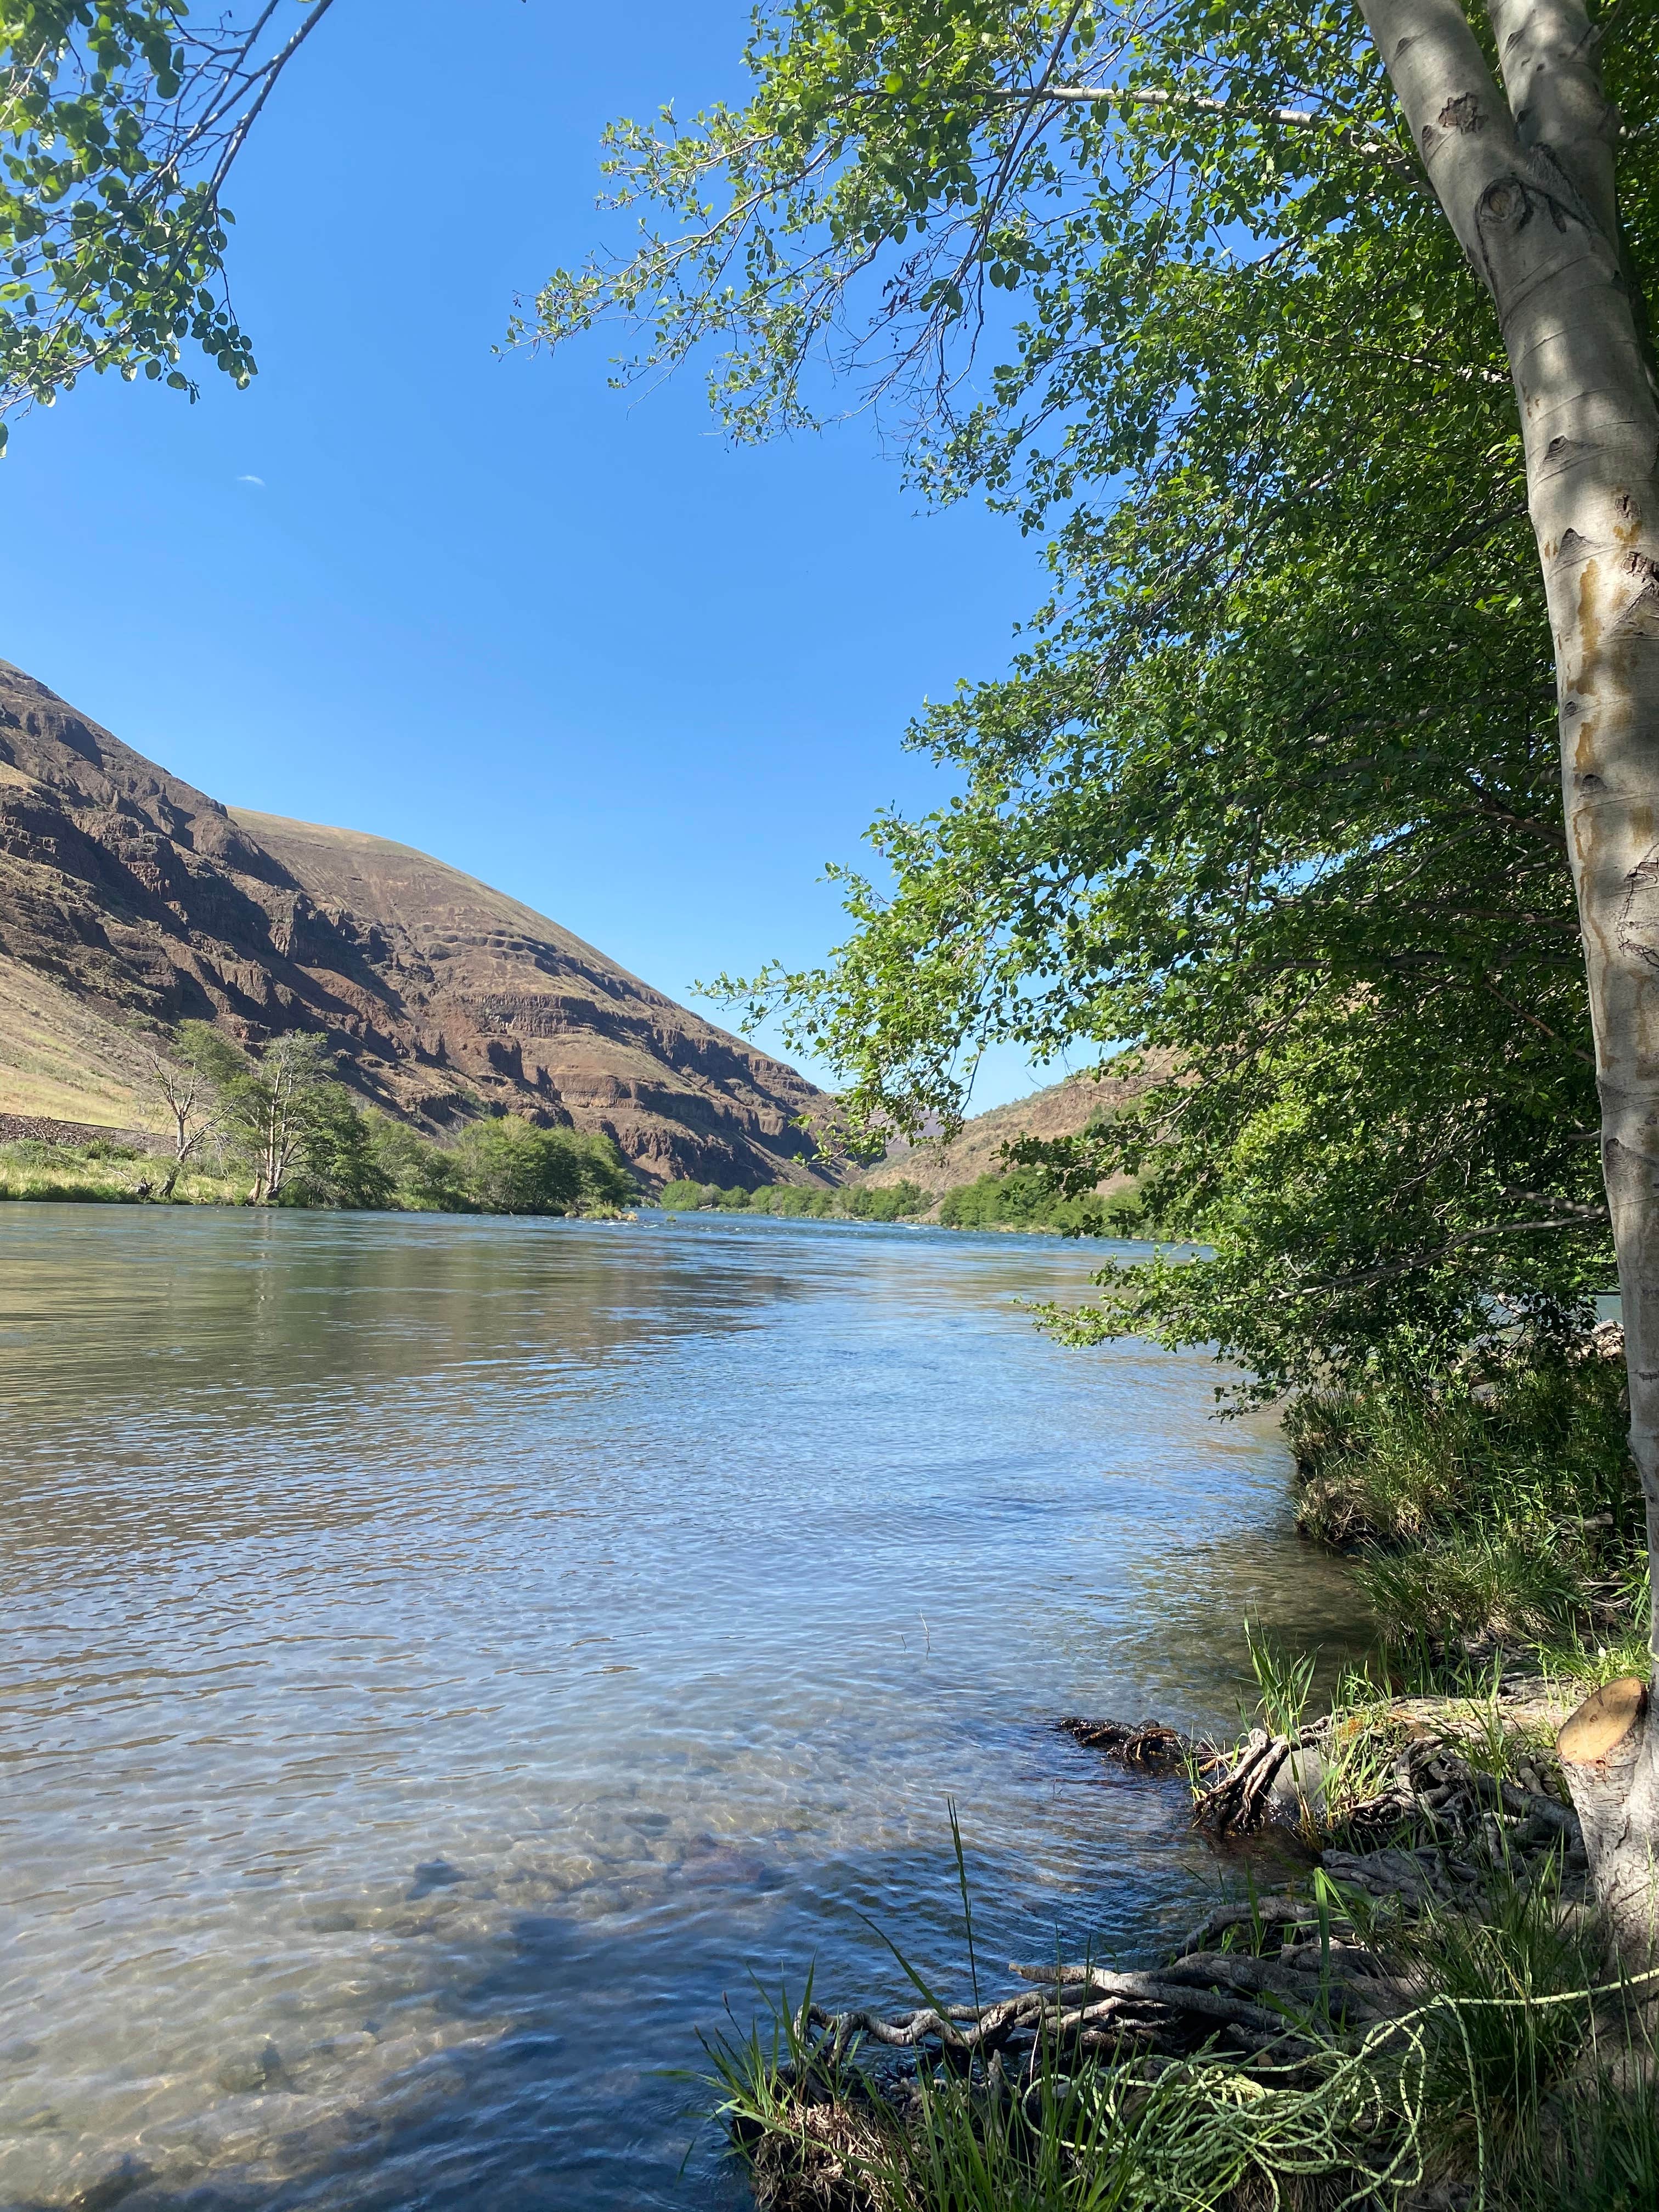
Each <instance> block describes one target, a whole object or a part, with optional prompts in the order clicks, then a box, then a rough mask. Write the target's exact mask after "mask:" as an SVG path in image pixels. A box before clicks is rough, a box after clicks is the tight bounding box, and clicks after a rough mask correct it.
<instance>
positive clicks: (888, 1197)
mask: <svg viewBox="0 0 1659 2212" xmlns="http://www.w3.org/2000/svg"><path fill="white" fill-rule="evenodd" d="M659 1204H661V1205H663V1206H666V1207H667V1208H668V1210H669V1212H671V1213H692V1212H697V1211H699V1210H704V1211H715V1212H721V1213H745V1212H746V1213H769V1214H776V1215H780V1216H781V1217H782V1218H784V1219H786V1220H805V1219H812V1220H820V1221H822V1220H842V1221H902V1220H905V1219H908V1218H909V1217H910V1216H912V1215H914V1214H918V1213H926V1212H927V1209H928V1207H929V1206H932V1204H933V1193H932V1192H931V1191H927V1190H924V1189H923V1188H921V1184H920V1183H916V1182H908V1181H901V1182H892V1183H884V1184H881V1185H864V1184H855V1185H854V1186H853V1187H852V1188H848V1189H846V1190H824V1189H823V1188H820V1187H819V1186H817V1184H811V1183H797V1182H780V1183H769V1184H767V1185H765V1186H764V1187H763V1188H761V1189H759V1190H744V1188H742V1186H741V1185H740V1184H737V1185H733V1187H732V1188H731V1189H729V1190H722V1189H721V1188H720V1185H719V1184H718V1183H712V1182H708V1183H705V1182H688V1181H685V1180H684V1179H681V1180H679V1181H678V1182H671V1183H669V1184H668V1185H667V1186H666V1188H665V1189H664V1191H663V1193H662V1196H661V1198H660V1200H659Z"/></svg>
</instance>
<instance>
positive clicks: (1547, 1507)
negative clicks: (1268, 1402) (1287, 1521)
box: [1285, 1352, 1644, 1658]
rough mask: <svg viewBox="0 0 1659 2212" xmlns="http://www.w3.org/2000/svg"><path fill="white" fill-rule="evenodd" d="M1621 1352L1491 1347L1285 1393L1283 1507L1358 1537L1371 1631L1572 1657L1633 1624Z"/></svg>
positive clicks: (1636, 1560)
mask: <svg viewBox="0 0 1659 2212" xmlns="http://www.w3.org/2000/svg"><path fill="white" fill-rule="evenodd" d="M1626 1419H1627V1416H1626V1410H1625V1395H1624V1366H1623V1362H1622V1360H1620V1359H1616V1358H1601V1357H1600V1356H1597V1355H1594V1354H1593V1355H1592V1356H1589V1357H1588V1358H1580V1359H1576V1360H1575V1359H1572V1358H1563V1357H1559V1356H1551V1357H1549V1358H1523V1357H1522V1356H1521V1355H1520V1354H1519V1353H1513V1352H1512V1353H1509V1354H1504V1355H1502V1356H1500V1355H1498V1353H1497V1352H1494V1353H1493V1355H1492V1361H1491V1364H1490V1371H1489V1372H1488V1373H1487V1375H1486V1379H1484V1380H1482V1379H1480V1377H1479V1376H1477V1375H1476V1374H1474V1373H1470V1374H1468V1375H1466V1376H1461V1377H1459V1378H1457V1379H1455V1381H1454V1382H1453V1383H1450V1384H1449V1385H1444V1386H1443V1387H1440V1388H1435V1387H1434V1386H1433V1385H1432V1384H1431V1383H1428V1382H1425V1381H1424V1380H1422V1379H1421V1378H1419V1377H1407V1378H1402V1379H1400V1380H1397V1381H1395V1382H1391V1383H1384V1382H1381V1381H1379V1382H1378V1383H1375V1384H1373V1385H1371V1386H1370V1387H1369V1388H1367V1389H1343V1390H1331V1391H1325V1392H1320V1393H1310V1394H1308V1395H1304V1396H1303V1397H1301V1398H1299V1399H1297V1400H1295V1401H1292V1403H1291V1406H1290V1407H1289V1408H1288V1409H1287V1411H1286V1413H1285V1432H1286V1435H1287V1437H1288V1438H1289V1441H1290V1443H1291V1449H1293V1450H1294V1452H1295V1453H1296V1456H1297V1475H1298V1483H1299V1490H1300V1495H1299V1500H1298V1519H1299V1520H1300V1522H1301V1525H1302V1526H1303V1528H1304V1529H1305V1530H1306V1531H1307V1532H1308V1533H1309V1534H1310V1535H1315V1536H1319V1537H1322V1538H1323V1539H1324V1540H1325V1541H1327V1542H1329V1543H1336V1544H1343V1545H1351V1546H1355V1547H1358V1550H1359V1553H1360V1561H1359V1567H1358V1577H1357V1578H1358V1583H1359V1585H1360V1588H1361V1589H1363V1591H1364V1594H1365V1595H1366V1597H1367V1598H1368V1599H1369V1600H1370V1603H1371V1604H1372V1605H1373V1606H1374V1607H1376V1613H1377V1617H1378V1620H1379V1621H1380V1623H1381V1625H1382V1627H1383V1634H1384V1637H1385V1638H1386V1639H1387V1641H1388V1642H1389V1644H1391V1645H1393V1646H1395V1648H1396V1649H1397V1650H1402V1651H1407V1652H1410V1651H1427V1652H1432V1651H1433V1650H1435V1649H1437V1648H1439V1649H1444V1648H1446V1647H1449V1646H1454V1645H1457V1644H1462V1645H1463V1646H1464V1647H1466V1648H1468V1647H1470V1646H1472V1645H1479V1644H1486V1643H1489V1642H1492V1641H1493V1640H1499V1641H1503V1642H1505V1643H1516V1644H1523V1645H1526V1644H1530V1645H1534V1646H1541V1647H1546V1648H1553V1649H1555V1650H1558V1651H1560V1652H1562V1653H1563V1655H1564V1656H1566V1657H1569V1658H1571V1657H1582V1656H1583V1652H1582V1649H1581V1647H1582V1646H1583V1644H1584V1643H1585V1642H1586V1640H1592V1641H1595V1642H1605V1643H1607V1644H1613V1643H1617V1642H1620V1641H1622V1640H1623V1639H1625V1638H1626V1637H1627V1636H1630V1635H1632V1634H1633V1633H1634V1626H1635V1624H1634V1616H1635V1615H1636V1613H1638V1612H1639V1610H1640V1607H1641V1604H1642V1593H1641V1590H1640V1589H1639V1587H1638V1585H1639V1583H1640V1580H1641V1566H1642V1562H1643V1559H1644V1524H1643V1513H1642V1507H1641V1499H1640V1493H1639V1490H1638V1486H1637V1483H1636V1480H1635V1475H1634V1470H1633V1469H1632V1466H1631V1462H1630V1456H1629V1452H1628V1449H1627V1446H1626V1436H1625V1431H1626Z"/></svg>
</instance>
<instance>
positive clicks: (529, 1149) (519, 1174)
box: [456, 1115, 634, 1213]
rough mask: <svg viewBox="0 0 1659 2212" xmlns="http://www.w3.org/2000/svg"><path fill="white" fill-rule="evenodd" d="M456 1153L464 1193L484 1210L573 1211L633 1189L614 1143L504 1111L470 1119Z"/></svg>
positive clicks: (619, 1198) (616, 1200)
mask: <svg viewBox="0 0 1659 2212" xmlns="http://www.w3.org/2000/svg"><path fill="white" fill-rule="evenodd" d="M456 1152H457V1155H458V1157H459V1161H460V1165H461V1172H462V1176H463V1177H464V1180H465V1188H466V1191H467V1194H468V1195H469V1197H471V1200H473V1202H474V1203H475V1204H476V1205H477V1206H480V1207H481V1208H482V1209H483V1211H484V1212H487V1213H574V1212H577V1211H578V1210H579V1209H580V1207H581V1206H615V1205H618V1204H621V1203H623V1201H625V1200H628V1199H629V1198H631V1197H632V1196H633V1194H634V1186H633V1183H632V1182H631V1181H630V1180H629V1175H628V1170H626V1168H625V1167H624V1166H623V1162H622V1158H621V1155H620V1154H619V1153H618V1152H617V1149H616V1146H614V1145H613V1144H612V1143H611V1140H610V1139H609V1138H607V1137H604V1136H601V1135H599V1134H598V1133H594V1132H589V1131H583V1132H578V1131H575V1130H572V1129H538V1128H537V1127H535V1126H534V1125H533V1123H532V1122H529V1121H521V1120H520V1119H519V1118H518V1117H517V1116H516V1115H506V1116H504V1117H503V1118H501V1120H499V1121H483V1122H478V1123H475V1124H474V1126H473V1127H471V1129H469V1130H468V1131H467V1133H466V1134H465V1136H464V1137H463V1138H462V1139H461V1141H460V1143H459V1146H457V1147H456Z"/></svg>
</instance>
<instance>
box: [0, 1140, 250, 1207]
mask: <svg viewBox="0 0 1659 2212" xmlns="http://www.w3.org/2000/svg"><path fill="white" fill-rule="evenodd" d="M172 1168H173V1163H172V1161H171V1160H166V1159H158V1158H155V1156H154V1155H153V1154H151V1153H148V1152H137V1151H136V1150H134V1149H133V1148H132V1147H131V1146H123V1145H117V1144H113V1143H111V1142H108V1141H106V1139H101V1138H96V1137H94V1138H93V1139H91V1140H90V1141H89V1142H88V1143H87V1144H84V1145H48V1144H43V1143H41V1142H40V1141H39V1140H37V1139H33V1138H19V1139H15V1140H14V1141H13V1142H11V1143H9V1144H0V1200H5V1199H21V1200H46V1201H48V1202H50V1203H52V1204H54V1205H58V1206H63V1205H105V1206H108V1205H116V1206H139V1205H146V1204H155V1203H156V1202H158V1201H160V1200H161V1196H162V1193H163V1190H164V1188H165V1187H166V1184H167V1177H168V1176H169V1174H170V1173H171V1171H172ZM248 1190H249V1182H248V1178H247V1177H246V1176H224V1175H209V1174H200V1173H197V1172H195V1171H194V1170H186V1171H185V1172H184V1173H182V1174H180V1175H179V1176H178V1177H177V1178H176V1180H175V1182H174V1183H173V1190H172V1193H171V1194H170V1199H169V1201H168V1202H170V1203H171V1204H173V1205H174V1206H239V1205H240V1204H241V1202H242V1200H244V1199H246V1196H247V1195H248Z"/></svg>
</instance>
